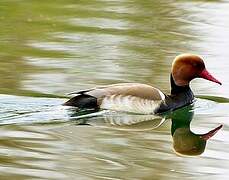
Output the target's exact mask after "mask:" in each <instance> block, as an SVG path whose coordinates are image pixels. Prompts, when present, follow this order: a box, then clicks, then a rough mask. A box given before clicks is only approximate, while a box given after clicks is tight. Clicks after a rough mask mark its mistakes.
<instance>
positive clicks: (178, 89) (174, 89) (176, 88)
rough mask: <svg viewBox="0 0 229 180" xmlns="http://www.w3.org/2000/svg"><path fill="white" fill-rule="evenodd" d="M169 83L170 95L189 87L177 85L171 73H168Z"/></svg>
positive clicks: (184, 90)
mask: <svg viewBox="0 0 229 180" xmlns="http://www.w3.org/2000/svg"><path fill="white" fill-rule="evenodd" d="M170 84H171V95H176V94H180V93H182V92H187V91H189V90H191V89H190V87H189V85H187V86H177V85H176V84H175V81H174V79H173V76H172V74H170Z"/></svg>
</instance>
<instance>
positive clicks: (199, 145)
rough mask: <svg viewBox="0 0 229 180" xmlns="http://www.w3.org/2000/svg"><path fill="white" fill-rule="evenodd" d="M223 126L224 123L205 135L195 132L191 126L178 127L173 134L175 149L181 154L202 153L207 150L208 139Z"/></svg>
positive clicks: (192, 154) (193, 154)
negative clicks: (191, 129)
mask: <svg viewBox="0 0 229 180" xmlns="http://www.w3.org/2000/svg"><path fill="white" fill-rule="evenodd" d="M221 128H222V125H220V126H218V127H217V128H215V129H213V130H211V131H209V132H208V133H206V134H203V135H198V134H194V133H193V132H191V131H190V129H189V127H188V128H186V127H183V128H177V129H176V130H175V132H174V134H173V147H174V150H175V151H176V152H177V153H178V154H181V155H189V156H195V155H200V154H202V153H203V152H204V150H205V147H206V142H207V140H208V139H209V138H211V137H212V136H213V135H214V134H216V133H217V131H218V130H220V129H221Z"/></svg>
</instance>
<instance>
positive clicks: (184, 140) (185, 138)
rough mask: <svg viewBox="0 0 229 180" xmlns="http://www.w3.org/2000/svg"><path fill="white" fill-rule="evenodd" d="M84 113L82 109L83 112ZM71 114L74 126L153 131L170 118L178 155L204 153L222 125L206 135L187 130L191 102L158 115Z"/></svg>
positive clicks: (116, 113) (108, 112)
mask: <svg viewBox="0 0 229 180" xmlns="http://www.w3.org/2000/svg"><path fill="white" fill-rule="evenodd" d="M84 113H85V112H84ZM84 113H81V114H80V115H79V114H78V116H77V115H76V114H74V115H73V116H72V118H73V119H75V120H77V121H76V122H77V125H94V126H106V127H107V126H109V127H112V128H115V129H121V130H128V131H146V130H155V129H157V128H159V127H160V126H162V125H163V124H165V126H166V124H167V122H169V121H166V120H168V119H171V122H172V123H171V135H172V139H173V148H174V150H175V152H176V153H177V154H179V155H188V156H196V155H200V154H202V153H203V152H204V150H205V147H206V143H207V140H209V139H210V138H211V137H212V136H214V134H216V133H217V131H218V130H220V129H221V128H222V125H220V126H218V127H216V128H215V129H213V130H211V131H209V132H207V133H205V134H195V133H194V132H192V131H191V129H190V124H191V121H192V119H193V116H194V110H193V105H189V106H186V107H183V108H181V109H178V110H176V111H174V112H171V113H166V114H163V115H161V116H156V115H138V114H127V113H121V112H114V111H100V112H94V113H90V114H84Z"/></svg>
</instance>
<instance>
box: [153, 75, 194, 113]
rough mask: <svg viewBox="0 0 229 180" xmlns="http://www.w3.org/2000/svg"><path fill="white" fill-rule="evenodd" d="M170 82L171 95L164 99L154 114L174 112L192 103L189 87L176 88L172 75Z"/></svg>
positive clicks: (192, 97)
mask: <svg viewBox="0 0 229 180" xmlns="http://www.w3.org/2000/svg"><path fill="white" fill-rule="evenodd" d="M170 81H171V95H168V96H166V97H165V100H164V101H163V102H162V103H161V104H160V106H159V108H158V109H157V110H156V111H155V113H162V112H165V111H168V110H172V111H173V110H175V109H178V108H181V107H183V106H186V105H189V104H192V103H193V100H194V95H193V93H192V90H191V89H190V87H189V85H187V86H177V85H176V84H175V82H174V79H173V77H172V75H171V76H170Z"/></svg>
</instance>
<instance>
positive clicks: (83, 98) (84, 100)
mask: <svg viewBox="0 0 229 180" xmlns="http://www.w3.org/2000/svg"><path fill="white" fill-rule="evenodd" d="M63 105H65V106H75V107H78V108H82V109H84V108H85V109H97V108H98V104H97V98H95V97H93V96H90V95H87V94H80V95H78V96H75V97H73V98H71V99H69V100H68V101H67V102H65V103H64V104H63Z"/></svg>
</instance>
